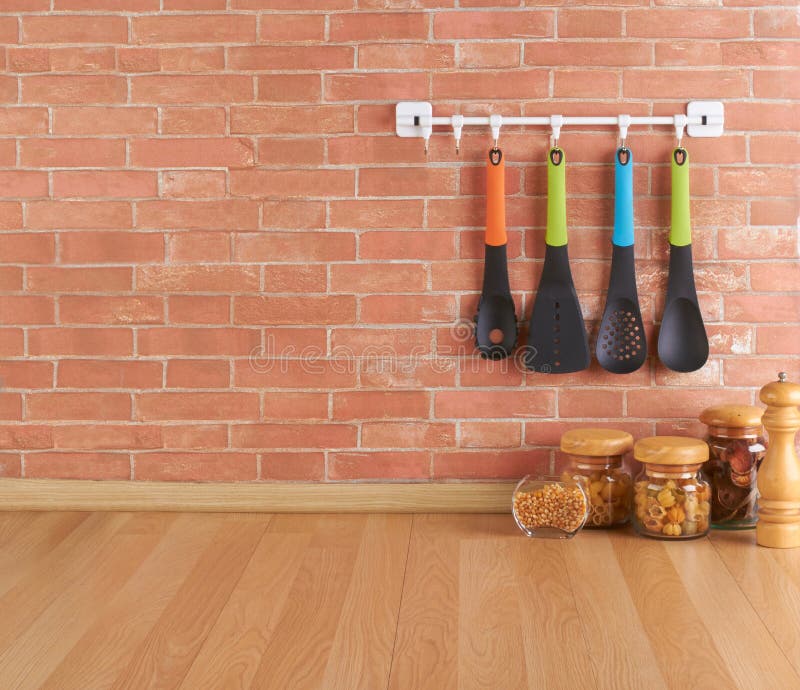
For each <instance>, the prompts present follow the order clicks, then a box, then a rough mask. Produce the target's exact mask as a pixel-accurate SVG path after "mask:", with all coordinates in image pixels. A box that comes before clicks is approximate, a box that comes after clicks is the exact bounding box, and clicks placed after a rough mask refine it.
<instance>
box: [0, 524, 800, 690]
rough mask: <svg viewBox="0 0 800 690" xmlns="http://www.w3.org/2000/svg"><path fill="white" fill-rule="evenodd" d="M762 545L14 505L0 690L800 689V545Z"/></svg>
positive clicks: (2, 593)
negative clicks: (547, 537) (541, 536)
mask: <svg viewBox="0 0 800 690" xmlns="http://www.w3.org/2000/svg"><path fill="white" fill-rule="evenodd" d="M753 539H754V535H753V533H752V532H749V533H714V534H713V536H712V538H711V539H702V540H699V541H694V542H684V543H669V544H667V543H664V542H659V541H652V540H647V539H643V538H641V537H636V536H634V535H633V534H632V533H630V532H629V531H625V530H623V531H617V532H611V533H608V532H592V533H590V532H585V533H583V534H580V535H578V537H576V538H575V539H574V540H572V541H569V542H544V541H536V540H529V539H526V538H525V537H523V536H521V535H520V534H519V533H518V532H517V531H516V528H515V527H514V526H513V524H512V520H511V517H510V516H503V515H492V516H484V515H415V516H411V515H272V516H271V515H253V514H248V515H243V514H228V515H223V514H218V515H215V514H187V513H183V514H175V513H171V514H165V513H150V514H148V513H90V514H86V513H0V688H3V689H4V690H5V689H9V690H10V689H14V690H17V689H22V688H52V689H55V688H59V689H62V688H75V689H80V690H90V689H91V688H132V689H136V690H142V689H150V688H188V689H191V690H196V689H199V688H214V689H215V690H216V689H218V688H249V687H252V688H279V689H280V690H287V689H289V688H342V689H344V690H355V689H357V688H363V689H364V690H379V689H383V688H390V689H393V690H413V689H417V688H425V689H427V688H430V689H431V690H446V689H448V688H476V689H478V688H479V689H481V690H486V689H491V690H512V689H515V688H544V689H550V688H565V689H570V690H574V689H576V688H598V689H605V688H620V689H623V690H627V689H629V688H630V689H634V688H636V689H638V688H642V689H645V690H653V689H656V688H693V689H695V688H713V689H714V690H720V689H722V688H765V689H769V690H782V689H784V688H786V689H795V688H800V550H795V551H775V550H767V549H762V548H757V547H756V546H754V544H753Z"/></svg>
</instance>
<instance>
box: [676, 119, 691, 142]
mask: <svg viewBox="0 0 800 690" xmlns="http://www.w3.org/2000/svg"><path fill="white" fill-rule="evenodd" d="M687 121H688V118H687V117H686V115H676V116H675V142H676V145H677V146H678V148H680V147H681V142H682V141H683V130H684V129H686V124H687Z"/></svg>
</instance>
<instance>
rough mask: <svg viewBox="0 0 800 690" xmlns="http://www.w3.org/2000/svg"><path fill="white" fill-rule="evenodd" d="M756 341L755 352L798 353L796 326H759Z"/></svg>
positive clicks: (798, 341)
mask: <svg viewBox="0 0 800 690" xmlns="http://www.w3.org/2000/svg"><path fill="white" fill-rule="evenodd" d="M756 343H757V344H756V352H758V354H760V355H761V354H763V355H798V354H800V338H798V337H797V326H759V327H758V330H757V333H756Z"/></svg>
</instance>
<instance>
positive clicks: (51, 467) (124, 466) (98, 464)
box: [25, 453, 131, 479]
mask: <svg viewBox="0 0 800 690" xmlns="http://www.w3.org/2000/svg"><path fill="white" fill-rule="evenodd" d="M130 476H131V468H130V460H129V456H128V454H127V453H27V454H26V455H25V477H26V478H30V479H44V478H47V479H130Z"/></svg>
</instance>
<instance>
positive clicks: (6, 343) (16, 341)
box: [0, 328, 25, 357]
mask: <svg viewBox="0 0 800 690" xmlns="http://www.w3.org/2000/svg"><path fill="white" fill-rule="evenodd" d="M24 345H25V337H24V333H23V331H22V329H21V328H0V354H2V355H3V356H5V357H15V356H18V355H21V354H22V353H23V349H24Z"/></svg>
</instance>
